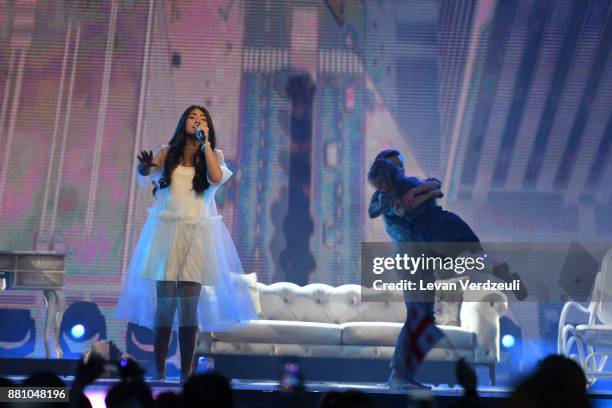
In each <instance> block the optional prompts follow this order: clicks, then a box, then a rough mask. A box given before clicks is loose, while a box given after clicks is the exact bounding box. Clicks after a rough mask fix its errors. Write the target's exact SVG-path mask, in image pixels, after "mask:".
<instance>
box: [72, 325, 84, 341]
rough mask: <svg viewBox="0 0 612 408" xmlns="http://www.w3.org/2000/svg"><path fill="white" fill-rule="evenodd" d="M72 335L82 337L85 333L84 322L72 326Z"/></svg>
mask: <svg viewBox="0 0 612 408" xmlns="http://www.w3.org/2000/svg"><path fill="white" fill-rule="evenodd" d="M70 335H72V337H73V338H74V339H77V340H78V339H80V338H81V337H83V336H84V335H85V327H84V326H83V325H82V324H75V325H74V326H72V329H70Z"/></svg>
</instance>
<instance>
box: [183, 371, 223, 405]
mask: <svg viewBox="0 0 612 408" xmlns="http://www.w3.org/2000/svg"><path fill="white" fill-rule="evenodd" d="M183 403H184V406H185V407H186V408H190V407H194V408H195V407H217V408H225V407H228V408H229V407H232V404H233V398H232V389H231V387H230V383H229V381H228V380H227V378H225V377H224V376H222V375H221V374H217V373H206V374H198V375H194V376H192V377H191V378H189V379H188V380H187V382H186V383H185V385H184V386H183Z"/></svg>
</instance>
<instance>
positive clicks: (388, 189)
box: [368, 159, 527, 301]
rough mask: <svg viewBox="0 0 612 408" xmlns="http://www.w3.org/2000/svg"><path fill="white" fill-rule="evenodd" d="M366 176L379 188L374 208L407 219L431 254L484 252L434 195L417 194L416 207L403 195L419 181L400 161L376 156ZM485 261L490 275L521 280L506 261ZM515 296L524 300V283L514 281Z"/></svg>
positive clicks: (412, 229) (459, 221) (418, 239)
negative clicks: (405, 172) (410, 174)
mask: <svg viewBox="0 0 612 408" xmlns="http://www.w3.org/2000/svg"><path fill="white" fill-rule="evenodd" d="M368 180H369V182H370V183H371V184H372V185H373V186H374V187H375V188H376V189H377V190H378V191H380V193H379V197H380V199H379V200H380V205H379V208H377V211H376V212H377V213H378V214H387V216H398V217H403V218H406V219H407V220H409V221H410V228H411V233H412V236H413V238H414V239H415V241H416V242H427V243H430V244H429V245H427V247H428V249H429V250H430V251H431V252H433V253H434V254H437V255H438V256H441V257H458V256H460V255H461V254H463V253H469V254H471V255H482V254H484V253H485V252H484V249H483V248H482V246H481V245H480V239H479V238H478V236H477V235H476V234H475V233H474V231H472V229H471V228H470V227H469V225H468V224H467V223H466V222H465V221H463V220H462V219H461V217H459V216H458V215H457V214H455V213H453V212H450V211H446V210H443V209H442V207H440V206H439V205H438V204H437V203H436V201H435V198H434V197H427V196H426V195H425V196H416V197H415V198H414V199H415V200H416V199H419V198H422V199H424V200H425V201H424V203H423V204H422V205H419V206H418V207H414V205H411V203H409V202H408V201H407V200H406V199H405V196H406V193H407V192H408V191H410V190H414V189H416V188H417V187H418V186H419V185H420V184H421V182H420V180H418V179H417V178H415V177H406V176H405V175H404V174H403V165H402V166H401V167H400V166H397V165H396V164H395V163H394V162H392V161H390V160H387V159H378V160H375V161H374V163H373V164H372V166H371V168H370V172H369V174H368ZM435 243H457V244H458V245H445V244H442V245H436V244H435ZM485 264H486V266H487V268H488V269H489V271H490V272H491V273H492V274H493V276H495V277H497V278H499V279H501V280H503V281H505V282H509V283H510V282H513V281H514V280H518V281H519V282H520V276H519V274H517V273H510V269H509V267H508V264H507V263H495V262H491V261H490V259H489V258H487V261H486V262H485ZM514 296H515V297H516V298H517V299H518V300H521V301H522V300H524V299H525V298H526V297H527V289H526V288H525V285H523V284H519V285H517V288H516V289H514Z"/></svg>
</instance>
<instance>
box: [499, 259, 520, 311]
mask: <svg viewBox="0 0 612 408" xmlns="http://www.w3.org/2000/svg"><path fill="white" fill-rule="evenodd" d="M493 276H495V277H496V278H499V279H501V280H503V281H504V282H506V283H512V282H513V281H515V280H518V282H519V284H518V289H515V290H513V293H514V297H515V298H516V299H517V300H518V301H520V302H522V301H523V300H525V299H527V288H526V287H525V284H524V283H523V280H522V279H521V276H520V275H519V274H518V273H510V266H508V264H507V263H505V262H503V263H500V264H497V265H495V266H494V267H493Z"/></svg>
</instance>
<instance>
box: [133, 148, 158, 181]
mask: <svg viewBox="0 0 612 408" xmlns="http://www.w3.org/2000/svg"><path fill="white" fill-rule="evenodd" d="M136 157H137V158H138V161H139V162H140V163H139V164H138V172H139V173H140V174H142V175H143V176H146V175H147V174H149V169H150V168H151V167H157V164H155V162H154V161H153V152H152V151H151V150H149V151H146V150H142V151H141V152H140V154H139V155H138V156H136Z"/></svg>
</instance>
